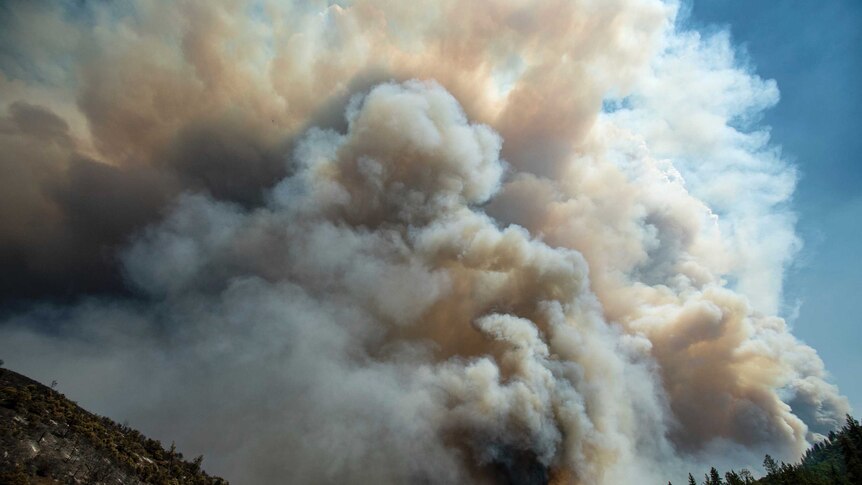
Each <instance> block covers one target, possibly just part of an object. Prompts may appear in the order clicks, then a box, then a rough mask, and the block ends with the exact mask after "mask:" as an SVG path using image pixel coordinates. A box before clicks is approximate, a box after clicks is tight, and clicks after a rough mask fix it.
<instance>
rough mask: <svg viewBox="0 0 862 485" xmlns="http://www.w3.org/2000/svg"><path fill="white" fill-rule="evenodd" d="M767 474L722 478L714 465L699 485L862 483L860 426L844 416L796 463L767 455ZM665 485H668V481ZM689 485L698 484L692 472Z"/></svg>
mask: <svg viewBox="0 0 862 485" xmlns="http://www.w3.org/2000/svg"><path fill="white" fill-rule="evenodd" d="M763 468H764V470H765V471H766V476H765V477H763V478H760V479H755V478H754V477H753V476H752V474H751V472H749V471H748V470H745V469H743V470H741V471H739V472H737V471H735V470H730V471H729V472H726V473H725V474H724V476H723V477H722V475H721V473H719V471H718V470H716V469H715V467H713V468H712V469H711V470H710V471H709V473H707V474H705V475H704V478H703V481H702V482H701V484H702V485H752V484H757V485H862V426H860V425H859V421H857V420H856V419H854V418H853V417H852V416H850V415H847V420H846V422H845V423H844V426H842V427H841V429H839V430H837V431H831V432H829V436H828V437H827V438H826V439H825V440H823V441H821V442H819V443H817V444H815V445H814V446H812V447H811V448H809V449H808V451H806V452H805V455H804V456H803V457H802V460H800V461H799V463H794V464H791V463H784V462H781V463H778V462H776V461H775V460H774V459H773V458H772V457H771V456H769V455H766V457H765V458H764V460H763ZM668 485H671V483H670V482H668ZM688 485H700V484H698V482H697V480H695V478H694V476H693V475H692V474H689V475H688Z"/></svg>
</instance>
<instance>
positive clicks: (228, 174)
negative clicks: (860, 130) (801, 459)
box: [0, 0, 848, 484]
mask: <svg viewBox="0 0 862 485" xmlns="http://www.w3.org/2000/svg"><path fill="white" fill-rule="evenodd" d="M676 15H677V5H675V4H673V3H663V2H660V1H657V0H619V1H612V2H608V1H584V2H542V3H538V4H534V3H526V2H518V1H503V0H500V1H493V2H481V3H476V4H470V5H465V4H464V3H463V2H410V3H409V5H408V4H407V3H403V2H383V1H379V2H376V1H367V2H357V3H349V4H340V5H327V4H323V3H308V2H298V3H297V4H286V5H285V4H281V2H277V3H269V2H252V3H245V2H223V3H219V4H214V3H212V2H194V1H189V2H181V4H180V5H179V6H178V7H176V8H168V7H167V6H166V5H165V4H161V3H158V2H148V1H144V0H141V1H135V2H131V3H122V4H103V3H94V4H85V5H84V6H83V7H82V6H80V5H78V4H71V5H60V6H57V5H51V6H46V5H42V4H37V3H31V2H21V3H12V4H9V5H7V6H5V7H4V10H3V17H2V24H3V25H2V26H0V27H3V28H0V32H2V34H0V35H2V36H3V37H2V46H3V52H2V56H0V69H2V71H0V89H2V91H0V92H2V101H3V104H4V105H5V109H6V114H5V115H3V118H2V119H0V162H2V165H0V166H2V174H3V176H2V178H0V184H2V186H0V201H2V205H0V207H2V209H0V225H2V228H3V231H2V235H0V258H2V260H0V264H2V266H3V271H4V273H5V275H7V276H6V277H4V280H3V285H4V286H3V291H4V298H5V301H4V304H5V305H6V306H7V310H6V316H5V317H4V318H5V321H4V322H3V323H2V325H0V352H2V354H3V357H4V359H5V360H6V361H7V362H8V364H9V365H10V366H11V367H14V368H17V369H20V370H23V371H25V372H28V373H30V374H31V375H34V376H36V377H41V378H43V379H57V380H59V381H60V382H61V385H62V386H63V388H64V390H65V391H66V392H67V393H68V394H70V395H71V396H72V397H73V398H76V399H79V400H81V402H82V403H84V404H87V405H90V406H91V407H93V408H94V409H95V410H97V411H100V412H103V413H107V414H109V415H111V416H113V417H115V418H118V419H123V418H128V419H129V420H130V421H131V423H132V424H134V425H137V426H140V427H142V428H143V429H144V431H147V432H149V433H152V434H154V435H156V436H157V437H162V438H166V439H176V440H177V442H178V444H179V445H180V448H181V449H183V450H188V452H190V453H204V454H205V455H206V456H207V463H208V469H209V470H211V471H212V472H214V473H220V474H223V475H225V476H226V477H228V478H230V479H232V480H234V481H236V482H237V483H281V482H290V483H308V482H349V483H403V482H427V483H459V482H462V483H463V482H478V483H496V482H503V483H507V482H508V483H544V482H554V483H575V484H616V483H634V482H637V483H642V482H644V483H645V482H649V483H652V482H655V483H663V481H666V480H667V479H669V478H676V477H678V476H679V474H680V473H681V471H682V470H687V469H690V468H692V467H697V466H700V464H701V463H705V462H709V463H713V464H716V463H721V464H727V465H732V466H737V467H738V466H744V465H750V464H752V463H756V462H757V461H759V458H758V457H759V456H760V455H761V454H762V453H763V452H769V453H771V454H773V455H775V456H779V457H782V458H785V459H791V458H795V457H796V456H797V455H798V454H799V453H800V452H801V451H802V450H803V449H804V448H805V447H806V446H807V444H808V443H809V442H810V441H812V440H814V439H816V438H817V436H818V434H819V433H823V432H825V431H826V430H828V429H830V428H831V427H832V426H834V425H835V424H837V420H839V419H840V416H842V415H843V413H844V412H846V411H847V410H848V405H847V402H846V399H844V398H843V397H842V396H841V395H840V394H839V393H838V391H837V389H836V388H835V387H834V386H833V385H831V384H830V383H829V382H828V379H827V377H828V376H827V374H826V371H825V370H824V368H823V364H822V362H821V361H820V359H819V358H818V356H817V355H816V353H815V351H814V350H813V349H811V348H809V347H807V346H805V345H804V344H802V343H800V342H799V341H797V340H796V339H795V338H794V337H793V336H792V334H791V333H790V332H789V331H788V328H787V326H786V324H785V322H784V321H783V320H782V319H781V318H779V317H776V316H774V315H775V314H776V313H777V311H778V307H779V305H780V301H781V293H780V290H781V288H780V282H781V276H782V272H783V269H784V267H785V266H786V265H787V264H789V262H790V261H791V260H792V257H793V255H794V253H795V251H796V249H797V248H798V246H799V242H798V241H797V239H796V237H795V235H794V231H793V224H794V219H793V214H792V213H791V212H790V211H789V209H788V207H787V202H788V199H789V197H790V195H791V193H792V190H793V186H794V184H795V175H794V173H793V170H792V167H790V166H788V165H787V164H786V163H785V162H783V161H782V160H781V158H780V156H779V153H778V152H777V150H776V149H775V148H774V147H772V146H770V145H769V143H768V136H767V133H766V131H765V130H764V129H760V128H757V125H756V121H757V114H758V113H759V112H760V111H762V110H763V109H764V108H766V107H768V106H770V105H772V104H774V103H775V102H776V101H777V96H778V95H777V89H776V87H775V86H774V83H772V82H768V81H763V80H761V79H759V78H757V77H756V76H754V75H753V74H751V73H750V72H748V71H746V70H745V69H743V68H742V67H740V66H739V65H738V63H737V61H736V60H735V58H734V54H733V50H732V48H731V46H730V41H729V39H728V38H727V36H726V35H723V34H716V35H712V36H709V37H701V36H700V35H699V34H697V33H695V32H689V31H685V30H683V29H682V27H680V26H679V24H678V22H677V19H676ZM58 296H65V297H67V298H70V297H71V298H73V299H75V300H76V302H75V303H72V304H59V303H57V302H56V298H57V297H58ZM49 300H51V301H53V303H52V302H50V301H49Z"/></svg>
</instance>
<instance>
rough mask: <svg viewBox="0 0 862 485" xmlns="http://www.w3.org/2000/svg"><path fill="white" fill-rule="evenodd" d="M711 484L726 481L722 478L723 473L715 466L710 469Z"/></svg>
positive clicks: (717, 484)
mask: <svg viewBox="0 0 862 485" xmlns="http://www.w3.org/2000/svg"><path fill="white" fill-rule="evenodd" d="M707 478H708V479H709V485H724V482H723V481H722V480H721V475H719V474H718V470H716V469H715V467H712V468H710V469H709V477H707Z"/></svg>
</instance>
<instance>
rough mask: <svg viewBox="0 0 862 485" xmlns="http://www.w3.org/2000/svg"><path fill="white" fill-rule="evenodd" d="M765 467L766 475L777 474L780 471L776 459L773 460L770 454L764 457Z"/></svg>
mask: <svg viewBox="0 0 862 485" xmlns="http://www.w3.org/2000/svg"><path fill="white" fill-rule="evenodd" d="M763 468H765V469H766V476H769V475H775V474H777V473H778V464H777V463H775V460H773V459H772V457H771V456H769V455H766V456H765V457H764V458H763Z"/></svg>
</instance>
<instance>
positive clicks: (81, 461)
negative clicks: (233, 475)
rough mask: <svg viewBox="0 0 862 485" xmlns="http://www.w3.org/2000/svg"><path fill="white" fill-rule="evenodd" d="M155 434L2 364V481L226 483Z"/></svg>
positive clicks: (0, 372) (0, 445)
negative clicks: (149, 435) (90, 407)
mask: <svg viewBox="0 0 862 485" xmlns="http://www.w3.org/2000/svg"><path fill="white" fill-rule="evenodd" d="M202 461H203V457H198V458H196V459H194V460H192V461H186V460H184V459H183V455H182V454H181V453H178V452H176V451H175V450H174V448H173V446H171V449H170V450H166V449H165V448H164V447H163V446H162V444H161V443H160V442H158V441H156V440H152V439H149V438H147V437H145V436H144V435H143V434H141V433H140V432H138V431H136V430H134V429H131V428H129V427H128V426H123V425H120V424H117V423H115V422H114V421H112V420H110V419H108V418H105V417H102V416H97V415H95V414H92V413H89V412H87V411H85V410H84V409H81V408H80V407H79V406H78V405H76V404H75V403H74V402H72V401H70V400H69V399H67V398H66V397H65V396H63V394H61V393H59V392H56V391H54V390H53V389H51V388H49V387H47V386H44V385H42V384H40V383H38V382H36V381H34V380H32V379H29V378H27V377H25V376H23V375H21V374H18V373H16V372H13V371H10V370H7V369H0V483H2V484H10V485H11V484H14V485H21V484H58V483H62V484H83V483H86V484H108V483H111V484H128V485H133V484H134V485H137V484H158V485H162V484H164V485H169V484H170V485H179V484H195V485H204V484H206V485H214V484H218V485H226V484H227V482H226V481H225V480H223V479H221V478H217V477H211V476H209V475H207V474H206V473H205V472H204V471H203V470H201V462H202Z"/></svg>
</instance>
